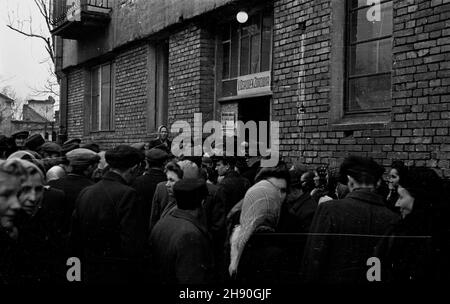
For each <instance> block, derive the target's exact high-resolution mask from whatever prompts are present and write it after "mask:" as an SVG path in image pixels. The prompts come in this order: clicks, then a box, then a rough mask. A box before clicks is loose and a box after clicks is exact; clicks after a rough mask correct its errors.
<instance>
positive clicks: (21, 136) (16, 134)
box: [11, 131, 30, 138]
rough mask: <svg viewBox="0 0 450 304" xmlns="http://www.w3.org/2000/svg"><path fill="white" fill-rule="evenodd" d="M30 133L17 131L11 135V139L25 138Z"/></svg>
mask: <svg viewBox="0 0 450 304" xmlns="http://www.w3.org/2000/svg"><path fill="white" fill-rule="evenodd" d="M29 134H30V132H28V131H19V132H16V133H14V134H13V135H11V137H12V138H27V137H28V136H29Z"/></svg>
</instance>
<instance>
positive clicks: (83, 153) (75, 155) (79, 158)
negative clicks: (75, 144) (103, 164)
mask: <svg viewBox="0 0 450 304" xmlns="http://www.w3.org/2000/svg"><path fill="white" fill-rule="evenodd" d="M66 158H67V160H68V161H69V162H70V164H71V165H75V166H77V165H89V164H92V163H95V162H97V161H99V160H100V156H99V155H98V154H97V153H95V152H94V151H92V150H89V149H85V148H77V149H74V150H72V151H69V152H67V154H66Z"/></svg>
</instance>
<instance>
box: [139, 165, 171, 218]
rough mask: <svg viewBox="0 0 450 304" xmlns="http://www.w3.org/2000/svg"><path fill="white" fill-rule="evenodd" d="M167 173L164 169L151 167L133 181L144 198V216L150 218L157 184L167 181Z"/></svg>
mask: <svg viewBox="0 0 450 304" xmlns="http://www.w3.org/2000/svg"><path fill="white" fill-rule="evenodd" d="M166 179H167V178H166V174H165V173H164V171H163V169H159V168H150V170H148V172H145V173H144V175H141V176H139V177H138V178H136V180H135V181H134V183H133V188H134V189H136V191H137V193H138V195H139V196H140V197H141V198H142V203H143V204H144V205H143V210H144V211H143V212H144V218H145V219H146V220H148V219H149V218H150V212H151V209H152V201H153V196H154V195H155V191H156V186H157V185H158V184H159V183H161V182H164V181H166Z"/></svg>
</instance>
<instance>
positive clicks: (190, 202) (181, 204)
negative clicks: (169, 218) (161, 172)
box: [173, 178, 208, 210]
mask: <svg viewBox="0 0 450 304" xmlns="http://www.w3.org/2000/svg"><path fill="white" fill-rule="evenodd" d="M173 192H174V195H175V199H176V201H177V205H178V208H180V209H188V210H192V209H195V208H197V207H200V206H201V202H202V200H203V199H204V198H205V197H206V196H207V195H208V188H207V186H206V182H205V181H204V180H203V179H201V178H183V179H181V180H179V181H178V182H176V183H175V184H174V186H173Z"/></svg>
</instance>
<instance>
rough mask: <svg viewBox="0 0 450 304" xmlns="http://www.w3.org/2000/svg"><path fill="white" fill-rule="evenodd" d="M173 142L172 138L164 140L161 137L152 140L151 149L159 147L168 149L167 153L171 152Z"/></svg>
mask: <svg viewBox="0 0 450 304" xmlns="http://www.w3.org/2000/svg"><path fill="white" fill-rule="evenodd" d="M171 147H172V142H171V141H170V140H168V139H167V140H166V141H162V140H161V139H160V138H156V139H153V140H151V141H150V143H149V149H153V148H158V149H161V150H164V151H166V152H167V153H169V154H170V153H171V151H170V150H171Z"/></svg>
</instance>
